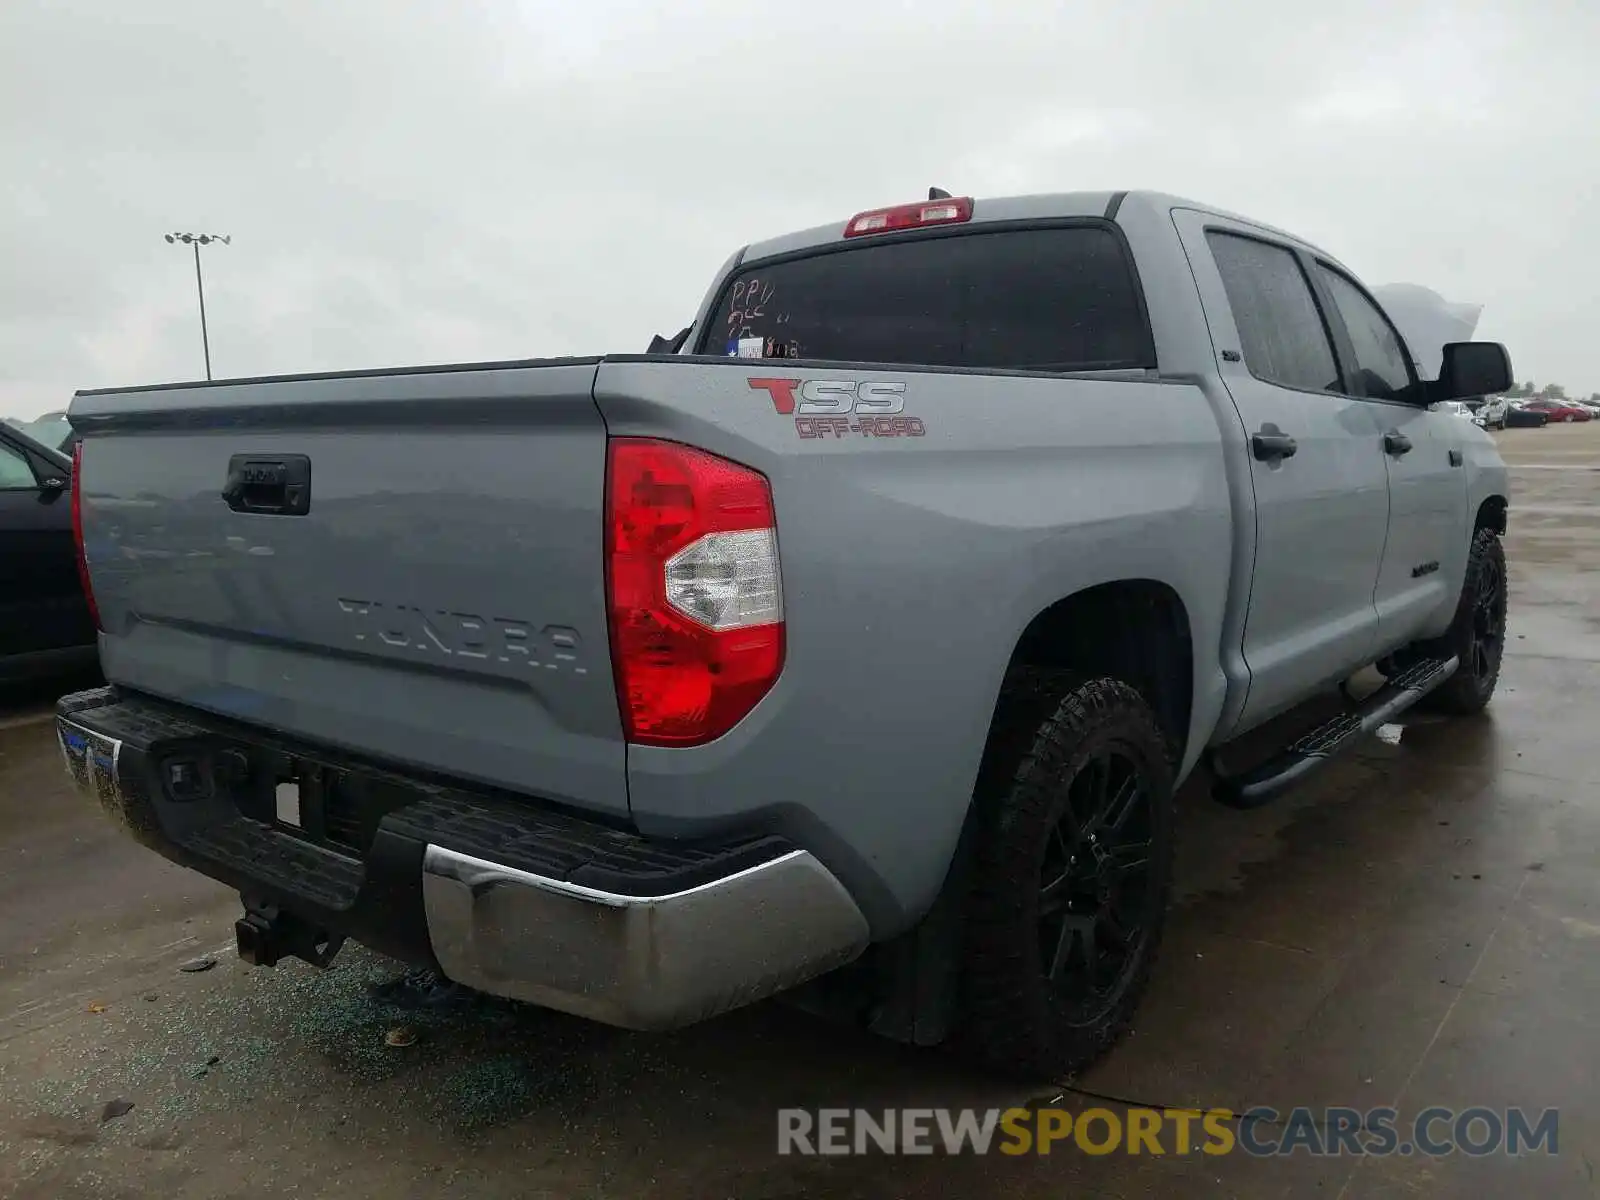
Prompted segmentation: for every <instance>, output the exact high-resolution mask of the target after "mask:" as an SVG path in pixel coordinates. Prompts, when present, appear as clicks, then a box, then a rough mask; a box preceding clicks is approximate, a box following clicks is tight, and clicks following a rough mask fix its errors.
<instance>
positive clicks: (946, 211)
mask: <svg viewBox="0 0 1600 1200" xmlns="http://www.w3.org/2000/svg"><path fill="white" fill-rule="evenodd" d="M970 220H972V197H971V196H952V197H950V198H948V199H941V200H923V201H921V202H919V203H917V204H899V205H896V206H895V207H894V208H875V209H872V210H871V211H870V212H864V213H857V214H856V215H855V216H853V217H851V218H850V223H849V224H847V225H846V226H845V227H844V235H845V237H847V238H850V237H866V236H867V235H869V234H874V233H895V232H897V231H899V230H902V229H921V228H922V227H923V226H926V225H955V224H959V223H960V222H962V221H970Z"/></svg>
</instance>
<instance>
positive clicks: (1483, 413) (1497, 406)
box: [1478, 396, 1511, 429]
mask: <svg viewBox="0 0 1600 1200" xmlns="http://www.w3.org/2000/svg"><path fill="white" fill-rule="evenodd" d="M1510 411H1511V401H1510V400H1508V399H1506V398H1505V397H1504V396H1490V397H1489V398H1488V399H1487V400H1485V401H1484V402H1483V403H1482V404H1480V405H1479V406H1478V416H1480V417H1481V418H1483V426H1484V428H1485V429H1504V428H1505V427H1506V414H1507V413H1508V412H1510Z"/></svg>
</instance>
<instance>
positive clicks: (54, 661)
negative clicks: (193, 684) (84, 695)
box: [0, 425, 98, 683]
mask: <svg viewBox="0 0 1600 1200" xmlns="http://www.w3.org/2000/svg"><path fill="white" fill-rule="evenodd" d="M71 482H72V461H71V460H70V459H68V458H67V457H66V455H64V454H62V453H60V452H59V451H57V450H55V449H54V448H52V447H50V446H46V445H43V444H42V443H40V442H38V441H36V440H34V439H33V438H30V437H28V436H27V435H26V434H25V433H23V432H22V431H21V430H20V429H18V428H16V427H15V426H12V425H0V683H12V682H16V681H19V680H22V679H27V678H36V677H41V676H47V675H53V674H57V673H60V674H63V675H65V674H68V673H70V672H73V671H76V670H78V669H80V668H87V667H90V666H92V665H93V664H94V662H95V659H96V655H97V653H98V647H97V644H96V630H95V625H94V618H93V616H92V615H91V614H90V611H89V604H88V601H87V600H85V599H84V592H83V583H82V580H81V579H80V577H79V575H78V555H77V550H76V549H75V546H74V543H73V537H72V500H71V496H70V494H69V488H70V485H71Z"/></svg>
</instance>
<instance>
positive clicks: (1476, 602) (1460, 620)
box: [1413, 529, 1508, 717]
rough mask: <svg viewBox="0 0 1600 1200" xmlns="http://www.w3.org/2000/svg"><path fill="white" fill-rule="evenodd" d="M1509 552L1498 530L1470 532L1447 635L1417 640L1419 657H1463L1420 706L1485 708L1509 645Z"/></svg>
mask: <svg viewBox="0 0 1600 1200" xmlns="http://www.w3.org/2000/svg"><path fill="white" fill-rule="evenodd" d="M1507 590H1508V583H1507V579H1506V552H1505V549H1504V547H1502V546H1501V544H1500V535H1499V534H1497V533H1495V531H1494V530H1492V529H1480V530H1478V532H1477V533H1475V534H1474V535H1473V537H1472V549H1471V551H1470V552H1469V553H1468V555H1467V573H1466V578H1465V579H1464V580H1463V581H1462V584H1461V598H1460V599H1459V600H1458V601H1457V603H1456V615H1455V618H1454V619H1453V620H1452V621H1451V622H1450V628H1449V629H1448V630H1447V631H1446V632H1445V634H1444V636H1443V637H1440V638H1437V639H1435V640H1434V641H1432V642H1427V643H1422V644H1419V645H1418V646H1416V647H1415V648H1414V650H1413V653H1414V654H1416V655H1417V656H1419V657H1440V658H1447V657H1450V656H1451V655H1454V656H1455V658H1456V659H1457V660H1458V661H1459V664H1460V665H1459V666H1457V668H1456V673H1455V674H1454V675H1452V676H1450V678H1449V679H1447V680H1445V682H1444V683H1442V684H1441V685H1440V686H1439V687H1437V688H1435V689H1434V690H1433V691H1431V692H1429V693H1428V694H1427V695H1426V696H1424V697H1423V698H1422V700H1421V701H1420V702H1419V703H1418V707H1419V708H1427V709H1429V710H1431V711H1433V712H1439V713H1448V714H1450V715H1452V716H1458V717H1465V716H1471V715H1472V714H1473V713H1478V712H1482V711H1483V709H1484V706H1485V705H1487V704H1488V703H1489V701H1490V699H1491V698H1492V697H1493V696H1494V690H1495V686H1496V685H1497V684H1498V683H1499V681H1500V664H1501V661H1502V659H1503V657H1504V655H1505V645H1506V595H1507Z"/></svg>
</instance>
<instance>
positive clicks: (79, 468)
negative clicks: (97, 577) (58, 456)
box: [72, 441, 104, 629]
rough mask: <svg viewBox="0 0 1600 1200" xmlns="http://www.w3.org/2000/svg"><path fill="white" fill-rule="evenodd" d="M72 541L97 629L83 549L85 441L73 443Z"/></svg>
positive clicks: (97, 609)
mask: <svg viewBox="0 0 1600 1200" xmlns="http://www.w3.org/2000/svg"><path fill="white" fill-rule="evenodd" d="M72 543H73V545H74V546H75V547H76V548H77V552H78V582H79V583H81V584H83V598H84V599H85V600H86V601H88V604H89V616H90V617H91V618H93V620H94V627H95V628H96V629H103V628H104V626H103V625H101V624H100V607H99V605H97V604H95V602H94V588H93V586H92V585H91V584H90V583H89V556H88V555H87V554H86V553H85V552H84V549H83V442H81V441H77V442H74V443H72Z"/></svg>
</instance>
